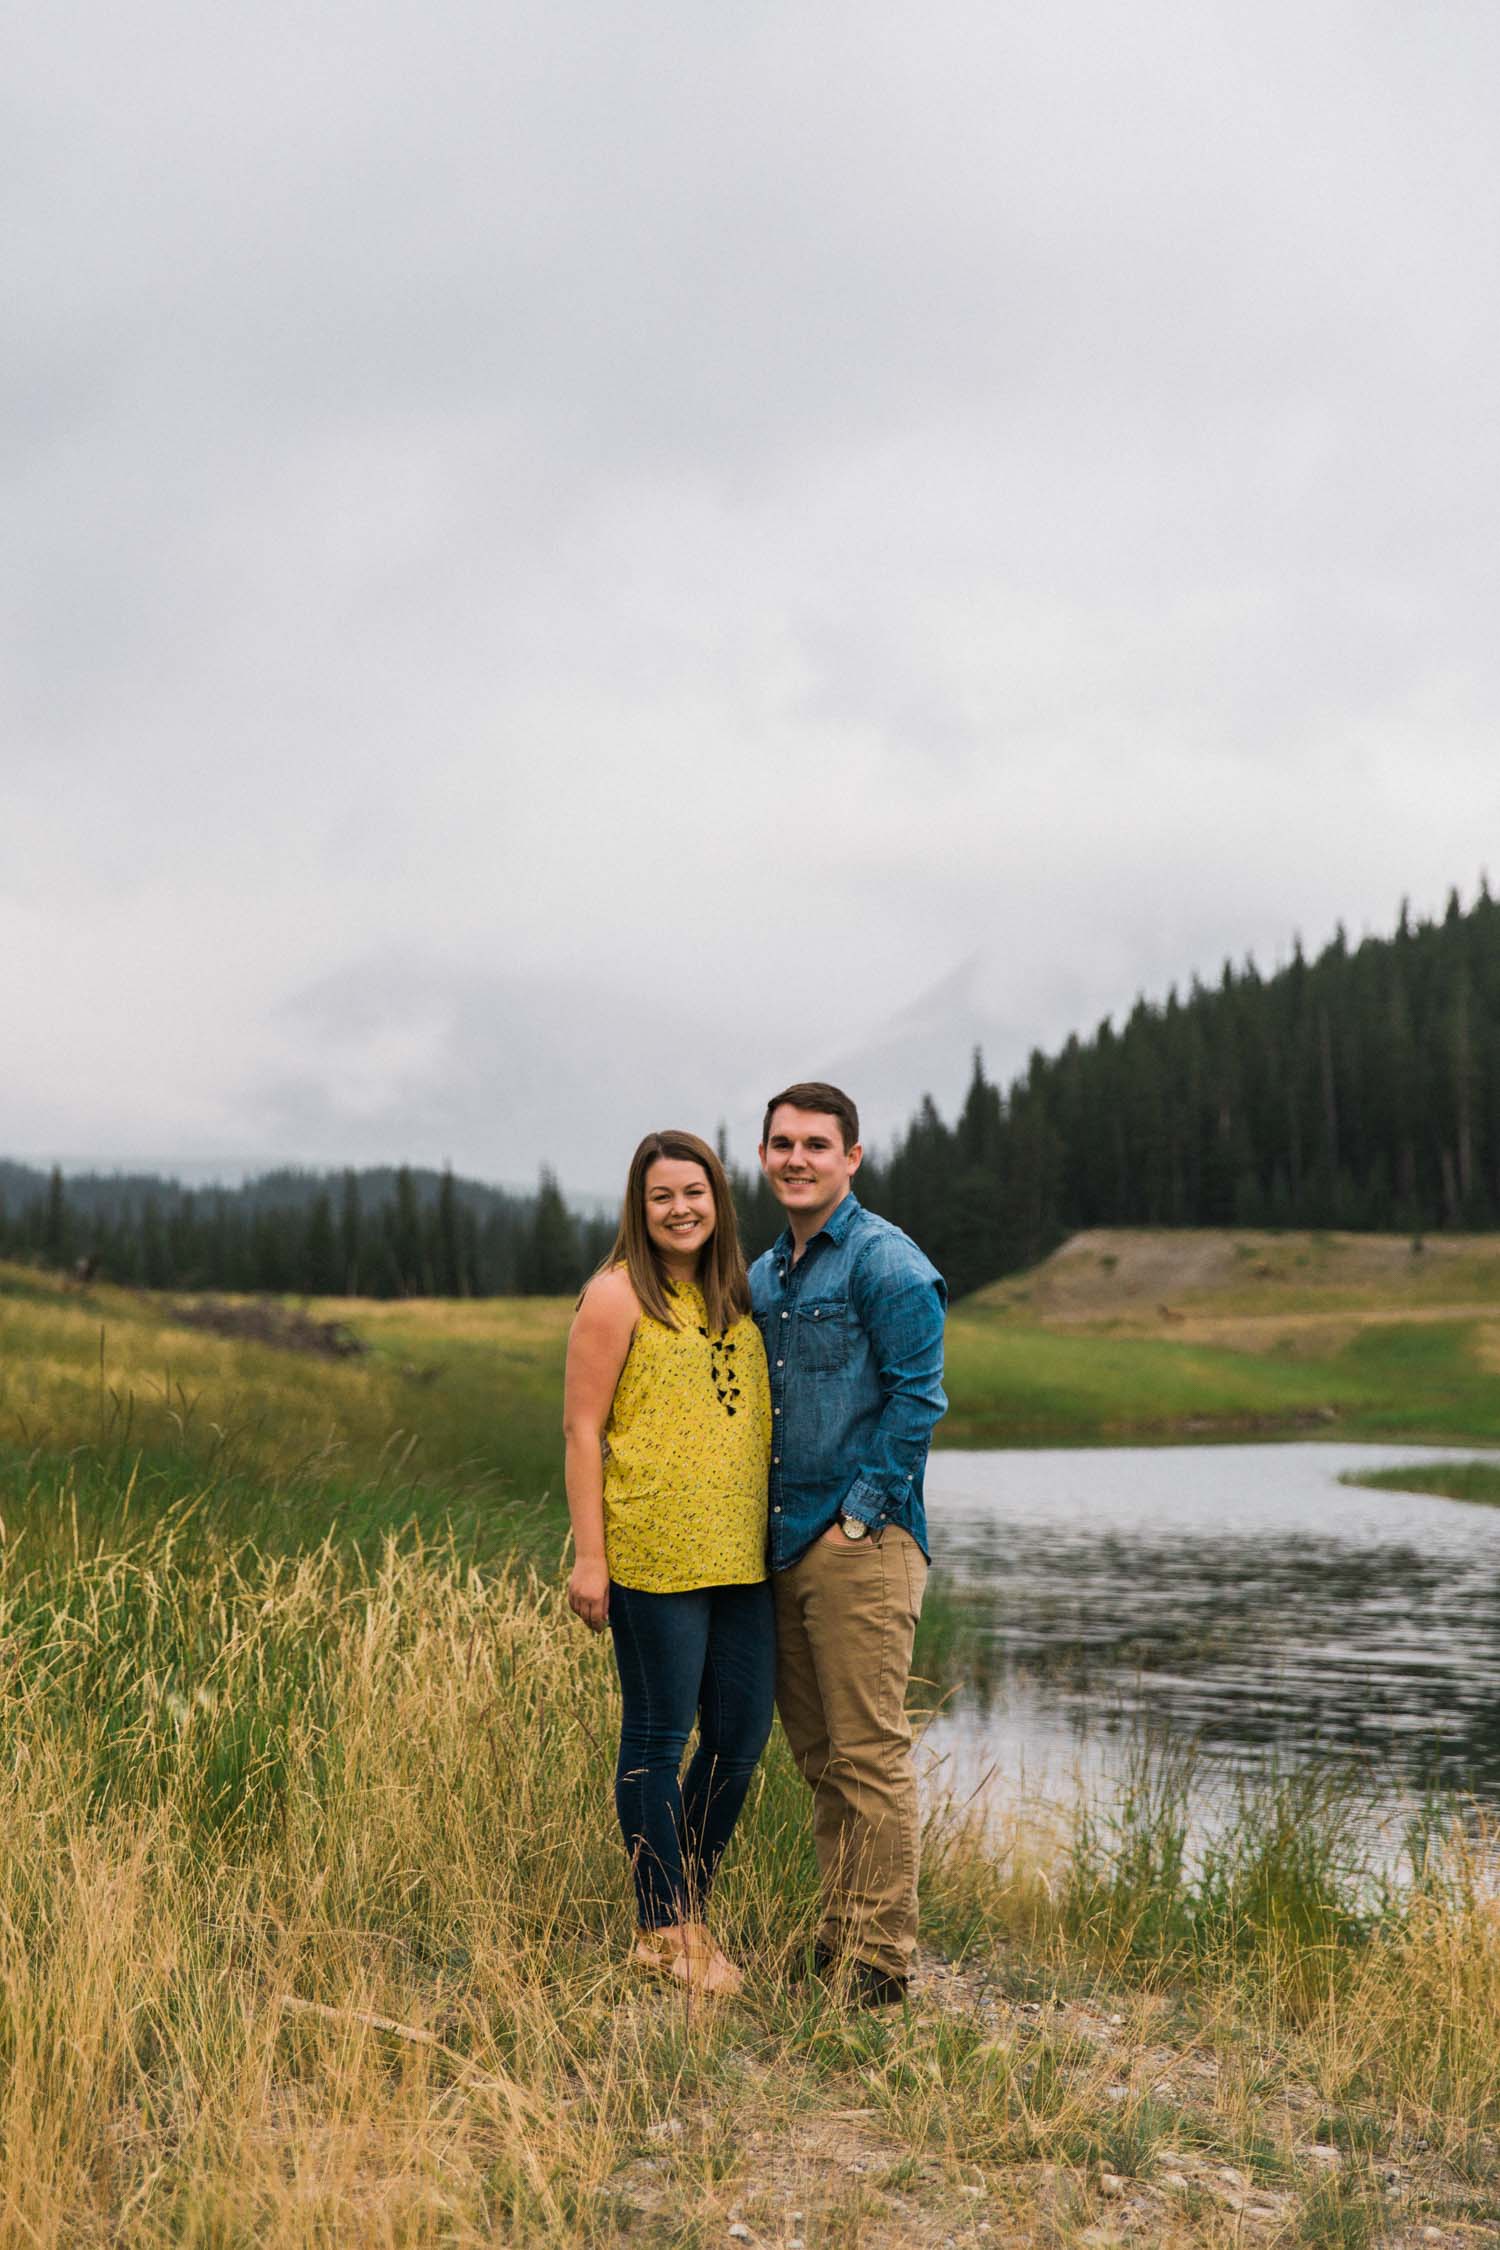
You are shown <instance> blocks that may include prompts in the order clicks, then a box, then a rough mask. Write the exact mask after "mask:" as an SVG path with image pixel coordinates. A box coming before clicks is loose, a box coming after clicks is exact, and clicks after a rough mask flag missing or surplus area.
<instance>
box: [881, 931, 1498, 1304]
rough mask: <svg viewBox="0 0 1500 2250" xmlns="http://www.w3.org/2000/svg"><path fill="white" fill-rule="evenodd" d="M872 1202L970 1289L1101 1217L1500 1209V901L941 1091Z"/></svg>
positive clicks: (1376, 1227) (1237, 982)
mask: <svg viewBox="0 0 1500 2250" xmlns="http://www.w3.org/2000/svg"><path fill="white" fill-rule="evenodd" d="M865 1192H866V1194H867V1197H868V1199H869V1200H870V1201H872V1202H875V1203H876V1204H877V1207H878V1208H879V1209H881V1210H883V1211H885V1212H886V1213H887V1214H888V1215H889V1216H890V1217H892V1218H894V1219H895V1220H897V1222H898V1223H899V1224H900V1225H902V1226H904V1227H906V1228H907V1230H908V1231H909V1232H910V1233H912V1234H914V1235H915V1236H916V1238H917V1240H918V1241H919V1242H921V1243H922V1244H923V1245H924V1247H925V1248H926V1249H927V1250H928V1251H929V1252H930V1253H931V1254H932V1256H934V1257H935V1258H936V1259H937V1262H938V1264H939V1265H940V1266H941V1267H942V1268H943V1270H944V1272H945V1273H946V1274H947V1276H948V1279H949V1282H950V1285H951V1286H952V1287H953V1288H954V1289H955V1291H956V1292H958V1293H963V1292H964V1291H967V1290H970V1289H974V1288H977V1287H979V1286H981V1285H982V1284H983V1283H985V1282H987V1281H989V1280H991V1279H993V1278H994V1277H995V1276H996V1275H997V1274H1001V1273H1005V1272H1010V1271H1014V1270H1015V1269H1016V1268H1017V1267H1018V1266H1025V1265H1031V1264H1034V1263H1035V1262H1036V1261H1037V1260H1038V1259H1040V1258H1042V1257H1044V1256H1045V1255H1046V1253H1047V1252H1048V1251H1049V1250H1051V1249H1052V1248H1053V1247H1054V1246H1055V1245H1056V1244H1057V1243H1058V1242H1060V1241H1061V1240H1063V1238H1064V1237H1065V1236H1067V1235H1069V1234H1073V1233H1076V1232H1078V1231H1079V1230H1081V1229H1084V1228H1089V1227H1098V1226H1175V1227H1201V1226H1230V1225H1232V1226H1236V1227H1262V1228H1264V1227H1270V1228H1282V1227H1297V1226H1301V1227H1316V1228H1334V1229H1342V1230H1346V1231H1365V1230H1371V1231H1400V1232H1403V1233H1407V1234H1410V1233H1412V1232H1414V1231H1416V1230H1419V1229H1425V1230H1432V1229H1436V1228H1449V1229H1456V1230H1469V1229H1476V1228H1483V1227H1491V1226H1494V1225H1496V1224H1497V1223H1500V906H1497V905H1496V902H1495V901H1494V900H1493V899H1492V898H1491V897H1490V895H1489V892H1488V889H1487V888H1484V887H1482V888H1481V891H1480V895H1479V897H1478V898H1477V899H1476V900H1475V901H1474V904H1473V905H1472V906H1471V907H1470V908H1469V910H1468V911H1467V912H1465V911H1464V910H1463V908H1462V907H1461V906H1460V904H1459V900H1458V897H1457V894H1456V893H1455V894H1454V896H1453V897H1452V898H1451V899H1450V901H1449V905H1448V910H1447V912H1446V914H1445V915H1444V916H1443V918H1442V919H1441V921H1436V922H1429V923H1418V924H1413V923H1412V922H1411V921H1410V920H1409V918H1408V916H1407V914H1406V912H1405V910H1404V909H1403V911H1402V914H1401V917H1400V919H1399V922H1398V924H1397V927H1396V930H1395V932H1394V933H1393V935H1392V936H1390V937H1388V938H1367V939H1365V940H1364V941H1363V942H1362V943H1361V944H1360V945H1358V946H1357V947H1353V948H1351V947H1350V946H1349V944H1348V942H1347V940H1346V939H1345V937H1344V935H1343V933H1342V931H1341V932H1340V933H1339V934H1338V935H1337V936H1336V937H1335V938H1334V940H1333V942H1332V944H1330V945H1329V946H1327V947H1326V948H1325V950H1324V951H1323V952H1322V953H1321V954H1319V956H1318V957H1317V959H1316V960H1314V961H1308V960H1306V959H1305V958H1304V957H1303V954H1302V952H1301V950H1300V947H1299V948H1298V949H1296V950H1295V951H1294V953H1293V957H1292V959H1291V961H1290V962H1289V963H1288V964H1287V966H1286V967H1285V968H1284V969H1281V970H1279V971H1278V972H1277V973H1276V974H1274V975H1272V976H1269V977H1263V976H1262V975H1261V974H1260V972H1259V970H1258V969H1257V968H1256V967H1255V965H1254V963H1253V962H1247V963H1246V964H1245V965H1244V966H1243V967H1242V968H1238V969H1236V968H1235V967H1234V966H1233V965H1232V964H1230V963H1226V964H1225V966H1224V969H1223V973H1222V975H1221V976H1220V978H1219V980H1218V982H1217V983H1216V984H1214V985H1212V986H1205V985H1201V984H1199V983H1198V982H1197V981H1196V979H1195V980H1194V982H1193V983H1192V985H1191V986H1190V988H1189V990H1188V993H1187V995H1186V997H1185V998H1184V997H1182V996H1181V995H1180V994H1179V993H1177V992H1176V991H1175V990H1174V991H1172V992H1170V993H1168V995H1167V997H1166V999H1165V1001H1157V1002H1151V1001H1147V1000H1145V999H1142V1000H1139V1001H1137V1003H1136V1005H1135V1007H1134V1008H1133V1009H1132V1011H1131V1013H1130V1015H1129V1016H1128V1018H1127V1019H1126V1021H1125V1022H1124V1023H1123V1024H1122V1025H1120V1026H1118V1027H1117V1026H1116V1025H1115V1024H1114V1023H1113V1022H1112V1021H1106V1022H1104V1023H1102V1024H1101V1025H1100V1026H1099V1028H1098V1030H1097V1031H1096V1032H1095V1033H1094V1034H1093V1036H1092V1037H1091V1038H1089V1039H1079V1038H1073V1039H1070V1040H1069V1041H1068V1042H1067V1044H1066V1046H1065V1047H1064V1048H1063V1049H1062V1050H1061V1052H1060V1053H1058V1054H1056V1055H1052V1056H1046V1055H1042V1054H1039V1053H1038V1054H1034V1055H1033V1056H1032V1059H1031V1063H1030V1065H1029V1067H1028V1069H1027V1070H1026V1071H1025V1073H1024V1074H1023V1075H1022V1076H1020V1077H1018V1078H1017V1079H1016V1080H1015V1081H1014V1082H1013V1083H1012V1084H1011V1085H1010V1086H1009V1087H1008V1088H1007V1089H1005V1090H1004V1091H1003V1092H1002V1091H1001V1089H999V1088H998V1087H996V1086H993V1085H991V1084H989V1083H988V1081H987V1080H986V1078H985V1076H984V1073H983V1070H982V1068H980V1067H979V1066H978V1065H977V1063H976V1068H975V1073H974V1077H973V1080H972V1082H971V1085H970V1089H969V1093H968V1096H967V1098H966V1100H965V1102H964V1105H963V1108H962V1110H961V1111H960V1113H959V1116H958V1118H957V1120H956V1121H955V1123H954V1124H953V1125H951V1126H949V1125H947V1124H946V1123H945V1122H944V1120H943V1119H942V1118H941V1117H940V1116H939V1114H938V1112H937V1110H936V1109H935V1108H934V1107H933V1105H932V1104H931V1103H930V1102H929V1103H927V1104H925V1105H924V1107H923V1109H922V1110H921V1111H920V1112H919V1114H918V1115H917V1117H916V1118H915V1119H914V1120H913V1122H912V1124H911V1125H910V1126H909V1127H908V1129H907V1132H906V1134H905V1135H904V1136H903V1138H902V1140H901V1141H900V1143H899V1144H898V1145H897V1147H896V1148H895V1149H894V1151H893V1152H892V1155H891V1158H890V1160H889V1161H888V1162H887V1163H886V1164H884V1165H883V1166H882V1167H881V1169H880V1171H879V1173H878V1174H877V1173H876V1172H875V1171H873V1170H872V1171H871V1172H870V1173H868V1174H867V1175H866V1189H865Z"/></svg>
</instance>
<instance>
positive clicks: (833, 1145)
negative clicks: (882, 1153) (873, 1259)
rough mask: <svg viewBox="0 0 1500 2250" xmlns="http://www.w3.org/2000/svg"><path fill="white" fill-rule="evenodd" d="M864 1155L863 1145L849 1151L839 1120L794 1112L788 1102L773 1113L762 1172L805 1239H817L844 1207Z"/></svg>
mask: <svg viewBox="0 0 1500 2250" xmlns="http://www.w3.org/2000/svg"><path fill="white" fill-rule="evenodd" d="M863 1155H864V1150H863V1149H862V1148H861V1147H860V1145H859V1143H858V1141H856V1142H855V1144H854V1146H853V1147H852V1148H845V1146H844V1138H843V1134H842V1133H841V1131H840V1129H839V1121H838V1119H837V1118H836V1117H830V1116H829V1115H828V1114H827V1112H826V1111H824V1110H820V1109H794V1108H793V1107H792V1105H791V1103H790V1102H782V1103H781V1105H780V1107H779V1108H777V1109H775V1110H773V1111H772V1113H771V1126H770V1131H769V1132H768V1134H767V1135H766V1138H765V1141H764V1142H763V1143H762V1145H761V1151H760V1163H761V1170H762V1171H763V1172H764V1173H765V1175H766V1178H767V1179H768V1180H769V1181H770V1183H771V1192H772V1194H773V1195H774V1196H775V1198H776V1200H777V1202H778V1203H779V1204H780V1205H781V1206H782V1208H783V1209H784V1210H785V1211H786V1213H787V1215H788V1217H789V1218H790V1219H791V1220H792V1222H793V1225H794V1226H795V1227H796V1229H797V1233H798V1236H799V1238H801V1239H805V1238H806V1237H807V1236H808V1235H812V1234H816V1233H817V1231H818V1228H819V1227H820V1226H821V1225H822V1224H823V1222H824V1220H825V1219H826V1218H827V1217H828V1216H829V1214H830V1212H832V1211H834V1210H836V1209H837V1207H838V1205H839V1204H840V1203H842V1202H843V1200H844V1197H845V1196H846V1195H847V1194H848V1193H849V1183H850V1181H851V1180H852V1179H853V1177H854V1175H855V1173H856V1172H857V1171H858V1170H859V1165H860V1159H861V1157H862V1156H863Z"/></svg>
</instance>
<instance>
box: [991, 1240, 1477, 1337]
mask: <svg viewBox="0 0 1500 2250" xmlns="http://www.w3.org/2000/svg"><path fill="white" fill-rule="evenodd" d="M969 1301H970V1303H971V1304H973V1305H975V1306H983V1307H986V1308H988V1309H991V1310H994V1311H998V1312H1011V1313H1015V1314H1017V1315H1020V1316H1022V1317H1026V1318H1029V1319H1033V1320H1040V1321H1042V1322H1043V1323H1045V1324H1046V1325H1047V1326H1049V1327H1051V1326H1089V1327H1094V1326H1110V1327H1116V1328H1120V1327H1123V1328H1129V1329H1145V1330H1149V1331H1151V1332H1154V1333H1156V1334H1159V1335H1160V1334H1171V1333H1174V1332H1177V1331H1181V1330H1184V1329H1188V1328H1191V1329H1192V1330H1193V1332H1194V1333H1195V1334H1198V1335H1203V1336H1207V1335H1208V1334H1209V1333H1210V1331H1211V1330H1212V1329H1214V1328H1216V1327H1217V1326H1219V1325H1220V1324H1221V1323H1222V1324H1224V1325H1226V1326H1232V1327H1235V1328H1239V1327H1243V1326H1244V1325H1245V1324H1246V1323H1247V1322H1250V1323H1253V1322H1255V1321H1257V1320H1259V1319H1262V1318H1264V1319H1274V1320H1275V1321H1277V1322H1278V1324H1280V1325H1281V1326H1283V1327H1284V1326H1285V1325H1286V1323H1287V1321H1288V1320H1289V1319H1290V1320H1292V1321H1294V1322H1296V1323H1297V1324H1298V1325H1302V1324H1306V1325H1308V1326H1313V1325H1322V1324H1325V1323H1326V1324H1328V1325H1329V1326H1335V1325H1339V1324H1342V1323H1346V1322H1352V1323H1353V1324H1354V1325H1356V1326H1357V1325H1362V1324H1363V1323H1364V1322H1366V1321H1369V1320H1441V1319H1486V1318H1488V1319H1494V1318H1495V1317H1496V1316H1497V1315H1500V1235H1439V1236H1433V1235H1429V1236H1426V1237H1417V1238H1416V1239H1413V1238H1412V1237H1411V1236H1408V1235H1384V1234H1323V1233H1305V1232H1299V1233H1287V1234H1272V1233H1267V1232H1263V1231H1259V1230H1256V1229H1252V1228H1206V1227H1184V1228H1180V1229H1178V1228H1169V1227H1140V1228H1135V1227H1096V1228H1091V1229H1090V1230H1089V1231H1088V1232H1086V1233H1083V1234H1076V1235H1074V1236H1072V1237H1071V1239H1070V1240H1069V1241H1067V1242H1065V1243H1064V1244H1063V1246H1062V1248H1061V1249H1060V1250H1057V1251H1055V1252H1054V1253H1053V1255H1052V1256H1051V1257H1050V1258H1048V1259H1046V1260H1044V1262H1043V1263H1042V1264H1041V1265H1039V1266H1036V1267H1034V1268H1033V1269H1032V1270H1031V1272H1029V1273H1025V1274H1017V1275H1013V1276H1011V1277H1009V1278H1008V1279H1006V1280H1004V1281H997V1282H994V1283H992V1284H991V1286H990V1287H989V1288H988V1289H983V1290H980V1291H979V1292H978V1294H977V1295H976V1296H975V1297H973V1298H971V1299H970V1300H969Z"/></svg>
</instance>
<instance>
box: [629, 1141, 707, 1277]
mask: <svg viewBox="0 0 1500 2250" xmlns="http://www.w3.org/2000/svg"><path fill="white" fill-rule="evenodd" d="M717 1218H718V1213H717V1212H716V1211H715V1209H714V1191H713V1187H712V1184H711V1183H710V1180H709V1177H708V1174H707V1173H706V1172H705V1171H704V1169H703V1166H702V1165H701V1164H694V1163H692V1162H690V1161H689V1160H688V1159H687V1158H685V1157H677V1156H658V1157H657V1158H656V1160H655V1162H654V1163H652V1164H650V1165H648V1166H647V1168H646V1232H647V1233H648V1234H649V1235H650V1237H651V1240H652V1242H653V1243H654V1244H655V1246H656V1249H657V1251H658V1252H659V1253H660V1255H661V1257H662V1258H663V1260H664V1261H665V1262H666V1263H667V1264H668V1265H669V1266H676V1267H677V1268H678V1269H679V1270H680V1271H682V1272H686V1273H692V1272H693V1271H694V1270H695V1269H696V1267H697V1264H698V1253H699V1252H700V1251H701V1250H702V1248H703V1246H704V1244H705V1243H706V1242H707V1241H708V1240H709V1238H710V1237H711V1236H712V1234H713V1231H714V1225H715V1222H716V1220H717Z"/></svg>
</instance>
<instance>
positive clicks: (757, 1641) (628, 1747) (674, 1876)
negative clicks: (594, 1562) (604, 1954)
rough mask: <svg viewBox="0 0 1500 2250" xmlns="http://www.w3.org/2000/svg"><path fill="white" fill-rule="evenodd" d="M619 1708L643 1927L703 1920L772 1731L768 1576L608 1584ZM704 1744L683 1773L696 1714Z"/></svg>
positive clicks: (621, 1801)
mask: <svg viewBox="0 0 1500 2250" xmlns="http://www.w3.org/2000/svg"><path fill="white" fill-rule="evenodd" d="M609 1629H610V1632H611V1634H612V1635H613V1637H614V1644H615V1662H616V1664H617V1665H618V1666H619V1669H620V1692H621V1696H622V1699H623V1702H624V1720H623V1724H622V1725H621V1728H620V1757H619V1763H618V1764H617V1766H616V1768H615V1810H616V1811H617V1812H618V1814H619V1816H620V1833H621V1834H622V1836H623V1837H624V1839H625V1849H626V1851H627V1852H628V1853H629V1854H630V1866H631V1872H632V1874H633V1875H634V1877H635V1895H636V1907H637V1913H638V1919H639V1921H640V1924H641V1927H642V1929H647V1930H655V1929H660V1928H662V1927H663V1925H664V1924H666V1923H668V1922H687V1921H696V1920H697V1919H698V1918H699V1916H700V1914H701V1912H702V1908H703V1901H704V1899H705V1898H706V1897H707V1895H708V1888H709V1885H710V1884H711V1883H712V1881H713V1879H714V1871H715V1869H716V1868H717V1867H718V1864H719V1861H720V1859H721V1858H722V1857H723V1854H724V1847H725V1845H726V1844H727V1843H728V1841H729V1839H730V1837H731V1836H732V1835H733V1833H734V1824H735V1822H736V1821H737V1820H738V1819H739V1816H740V1807H741V1806H742V1805H743V1804H744V1802H745V1792H746V1790H747V1789H748V1788H749V1786H750V1778H751V1775H752V1774H753V1773H754V1772H755V1768H756V1765H757V1763H758V1762H759V1759H760V1754H761V1752H762V1750H764V1748H765V1746H766V1738H767V1736H768V1735H769V1734H770V1731H771V1710H772V1704H773V1700H774V1691H775V1678H776V1619H775V1611H774V1609H773V1607H772V1602H771V1588H770V1585H769V1584H768V1583H762V1584H761V1585H759V1586H702V1587H698V1588H696V1589H695V1590H694V1591H693V1592H691V1593H686V1594H645V1593H642V1592H640V1591H639V1589H638V1588H636V1587H632V1586H617V1585H616V1584H615V1583H614V1582H613V1580H612V1581H611V1582H610V1589H609ZM695 1718H696V1719H697V1722H698V1747H697V1749H696V1750H695V1751H694V1753H693V1758H692V1763H691V1764H690V1765H689V1767H688V1770H687V1776H686V1779H685V1780H683V1781H681V1782H679V1780H678V1773H679V1769H680V1767H681V1764H682V1753H683V1751H684V1750H685V1749H686V1747H687V1738H688V1736H689V1734H690V1733H691V1732H692V1727H693V1721H694V1719H695Z"/></svg>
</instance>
